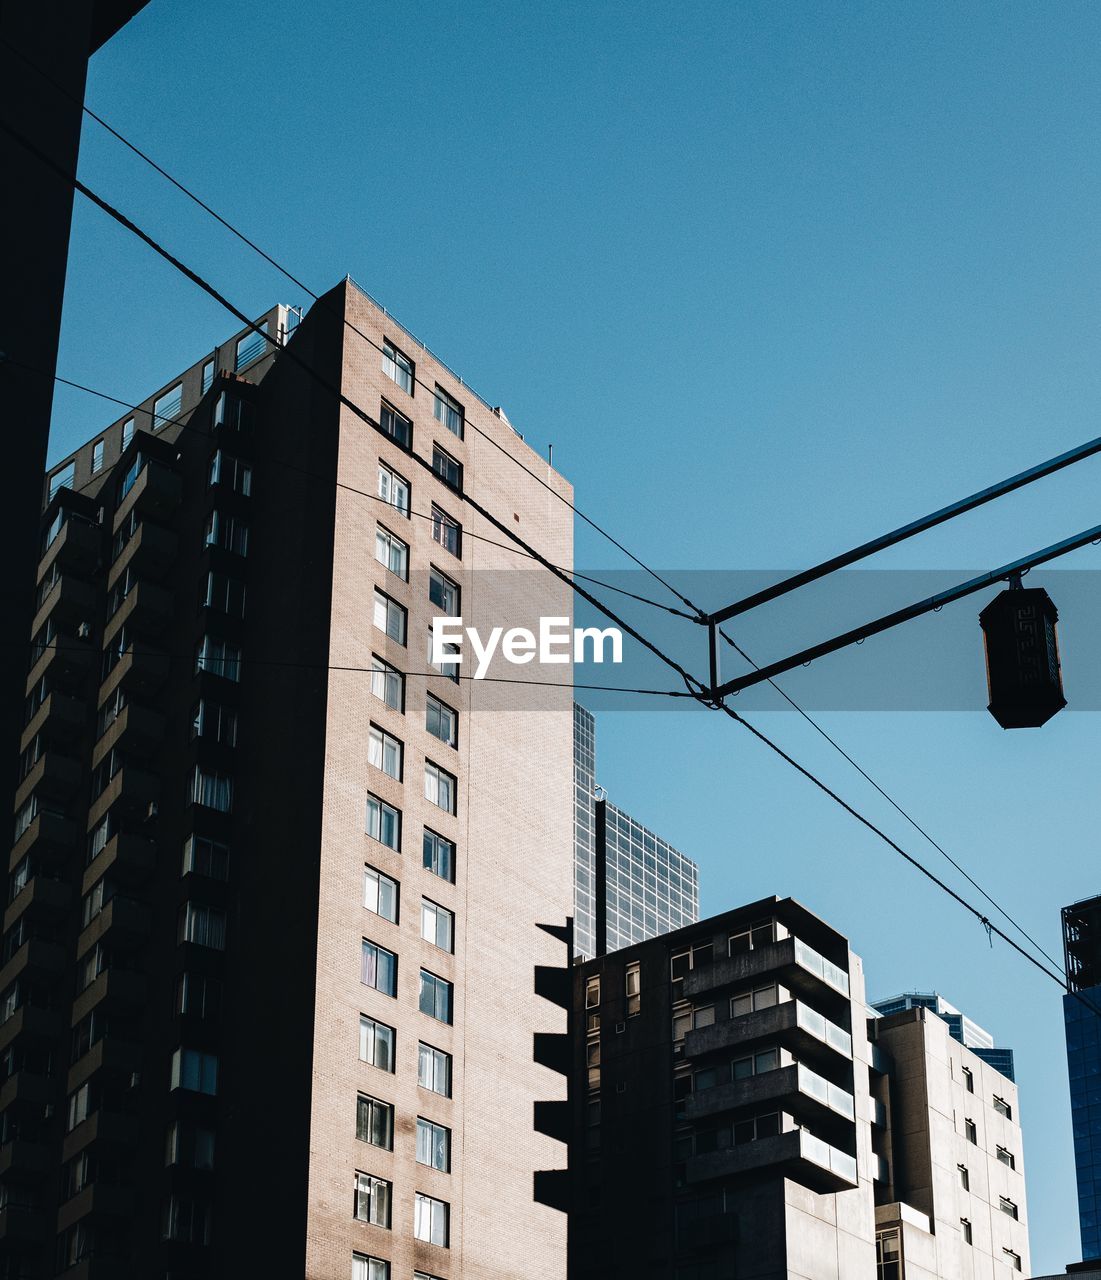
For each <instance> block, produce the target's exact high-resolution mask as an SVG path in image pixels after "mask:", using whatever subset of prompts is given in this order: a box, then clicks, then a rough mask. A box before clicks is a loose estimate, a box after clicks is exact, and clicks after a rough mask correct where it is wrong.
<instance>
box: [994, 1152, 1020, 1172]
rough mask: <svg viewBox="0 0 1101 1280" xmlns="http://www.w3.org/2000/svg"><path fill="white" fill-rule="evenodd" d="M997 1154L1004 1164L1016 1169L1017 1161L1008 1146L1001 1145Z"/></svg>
mask: <svg viewBox="0 0 1101 1280" xmlns="http://www.w3.org/2000/svg"><path fill="white" fill-rule="evenodd" d="M997 1155H998V1159H999V1160H1000V1161H1001V1163H1002V1164H1005V1165H1008V1166H1009V1167H1010V1168H1011V1169H1016V1167H1017V1161H1016V1159H1015V1158H1014V1155H1013V1152H1012V1151H1010V1150H1009V1149H1008V1148H1007V1147H999V1148H998V1151H997Z"/></svg>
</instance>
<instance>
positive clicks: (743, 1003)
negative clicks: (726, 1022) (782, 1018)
mask: <svg viewBox="0 0 1101 1280" xmlns="http://www.w3.org/2000/svg"><path fill="white" fill-rule="evenodd" d="M778 1002H779V991H778V989H777V987H776V985H775V984H770V985H769V986H767V987H758V988H757V989H756V990H755V991H743V992H742V993H741V994H740V995H736V996H731V998H730V1016H731V1017H732V1018H740V1017H741V1016H742V1014H745V1013H755V1012H756V1011H757V1010H758V1009H770V1008H771V1007H772V1006H773V1005H774V1004H777V1003H778Z"/></svg>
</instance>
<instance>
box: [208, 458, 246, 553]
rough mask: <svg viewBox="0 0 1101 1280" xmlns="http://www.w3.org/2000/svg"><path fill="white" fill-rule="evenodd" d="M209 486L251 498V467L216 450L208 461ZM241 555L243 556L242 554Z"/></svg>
mask: <svg viewBox="0 0 1101 1280" xmlns="http://www.w3.org/2000/svg"><path fill="white" fill-rule="evenodd" d="M210 484H211V486H213V485H216V484H224V485H225V486H226V488H227V489H230V490H232V491H233V492H234V493H239V494H241V496H242V497H245V498H248V497H251V496H252V467H250V466H249V464H248V463H247V462H242V461H241V459H240V458H235V457H234V456H233V454H231V453H225V452H224V451H223V450H221V449H218V450H216V452H215V454H214V457H213V458H211V460H210ZM241 554H244V553H243V552H242V553H241Z"/></svg>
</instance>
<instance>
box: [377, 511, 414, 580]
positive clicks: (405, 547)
mask: <svg viewBox="0 0 1101 1280" xmlns="http://www.w3.org/2000/svg"><path fill="white" fill-rule="evenodd" d="M375 559H376V560H377V561H378V562H379V564H382V565H385V566H386V568H387V569H389V570H390V572H391V573H393V574H395V575H396V576H397V577H399V578H400V579H401V580H402V581H403V582H408V581H409V544H408V543H406V542H402V540H401V539H400V538H399V537H398V536H397V534H394V533H391V532H390V530H389V529H386V528H384V527H383V526H382V525H381V524H380V525H379V526H378V528H377V529H376V530H375Z"/></svg>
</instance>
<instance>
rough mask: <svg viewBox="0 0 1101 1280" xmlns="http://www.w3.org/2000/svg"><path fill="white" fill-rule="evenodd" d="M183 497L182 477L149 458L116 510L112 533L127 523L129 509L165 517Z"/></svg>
mask: <svg viewBox="0 0 1101 1280" xmlns="http://www.w3.org/2000/svg"><path fill="white" fill-rule="evenodd" d="M182 497H183V480H182V479H181V478H180V477H179V476H178V475H177V474H176V473H175V471H173V470H172V469H171V467H168V466H166V465H165V464H164V463H163V462H158V461H157V460H156V459H155V458H150V459H149V460H148V461H147V462H146V464H145V466H144V467H142V469H141V470H140V471H139V472H138V475H137V479H136V480H135V481H134V483H133V484H132V485H131V486H130V491H129V493H127V495H126V496H125V497H124V498H123V500H122V501H121V502H120V503H119V505H118V507H117V508H116V510H115V520H114V525H113V528H112V532H117V531H118V529H119V527H120V526H121V525H123V524H125V523H126V521H127V520H128V519H129V517H130V514H131V512H135V511H136V512H138V513H139V514H141V515H143V516H161V517H164V516H167V515H169V514H171V512H173V511H174V510H175V509H176V508H177V507H178V506H179V505H180V500H181V498H182Z"/></svg>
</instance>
